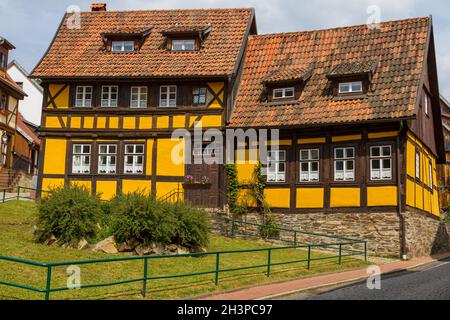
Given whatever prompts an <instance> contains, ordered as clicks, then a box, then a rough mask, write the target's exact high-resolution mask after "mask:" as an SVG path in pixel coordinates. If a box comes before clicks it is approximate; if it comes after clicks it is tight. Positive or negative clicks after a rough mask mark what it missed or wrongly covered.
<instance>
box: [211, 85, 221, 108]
mask: <svg viewBox="0 0 450 320" xmlns="http://www.w3.org/2000/svg"><path fill="white" fill-rule="evenodd" d="M208 86H209V87H210V88H211V90H212V91H213V92H214V93H215V94H218V93H219V92H220V90H222V89H223V87H224V83H223V82H213V83H208ZM219 98H220V100H222V101H224V92H222V93H221V94H220V95H219ZM209 108H210V109H220V108H222V105H221V104H220V103H219V101H218V100H217V99H215V100H214V101H213V103H211V105H210V106H209Z"/></svg>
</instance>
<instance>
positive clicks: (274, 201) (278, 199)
mask: <svg viewBox="0 0 450 320" xmlns="http://www.w3.org/2000/svg"><path fill="white" fill-rule="evenodd" d="M264 196H265V198H266V201H267V203H268V204H269V206H270V207H271V208H282V209H283V208H287V209H288V208H289V207H290V205H291V202H290V201H291V189H270V188H266V189H265V190H264Z"/></svg>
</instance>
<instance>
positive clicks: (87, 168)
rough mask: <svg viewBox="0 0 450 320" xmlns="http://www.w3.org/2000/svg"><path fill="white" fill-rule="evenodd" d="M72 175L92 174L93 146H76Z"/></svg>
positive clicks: (74, 146) (73, 154)
mask: <svg viewBox="0 0 450 320" xmlns="http://www.w3.org/2000/svg"><path fill="white" fill-rule="evenodd" d="M72 173H74V174H89V173H91V145H90V144H78V143H77V144H74V145H73V153H72Z"/></svg>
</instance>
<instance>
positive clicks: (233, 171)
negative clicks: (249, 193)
mask: <svg viewBox="0 0 450 320" xmlns="http://www.w3.org/2000/svg"><path fill="white" fill-rule="evenodd" d="M225 173H226V175H227V197H228V207H229V209H230V212H232V213H233V212H234V211H235V210H236V208H237V207H238V194H239V181H238V174H237V168H236V164H234V163H233V164H226V165H225Z"/></svg>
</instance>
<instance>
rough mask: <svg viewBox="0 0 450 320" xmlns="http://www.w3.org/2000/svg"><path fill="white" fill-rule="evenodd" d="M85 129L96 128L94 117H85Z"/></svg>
mask: <svg viewBox="0 0 450 320" xmlns="http://www.w3.org/2000/svg"><path fill="white" fill-rule="evenodd" d="M83 127H84V129H93V128H94V117H84V125H83Z"/></svg>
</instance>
